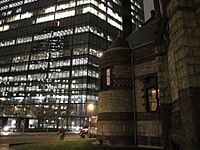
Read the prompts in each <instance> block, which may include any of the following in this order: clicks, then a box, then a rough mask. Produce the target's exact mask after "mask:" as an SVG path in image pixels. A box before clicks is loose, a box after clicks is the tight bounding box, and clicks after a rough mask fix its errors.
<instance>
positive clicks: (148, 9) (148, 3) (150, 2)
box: [143, 0, 154, 21]
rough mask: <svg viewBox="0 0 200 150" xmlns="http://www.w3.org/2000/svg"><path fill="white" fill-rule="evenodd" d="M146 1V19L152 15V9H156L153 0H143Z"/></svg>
mask: <svg viewBox="0 0 200 150" xmlns="http://www.w3.org/2000/svg"><path fill="white" fill-rule="evenodd" d="M143 1H144V17H145V21H146V20H148V19H149V18H150V17H151V13H150V12H151V10H152V9H154V5H153V0H143Z"/></svg>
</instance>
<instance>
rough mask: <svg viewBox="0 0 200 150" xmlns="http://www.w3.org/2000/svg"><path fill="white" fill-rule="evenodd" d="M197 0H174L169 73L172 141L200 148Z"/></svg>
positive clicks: (169, 9)
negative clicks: (171, 102)
mask: <svg viewBox="0 0 200 150" xmlns="http://www.w3.org/2000/svg"><path fill="white" fill-rule="evenodd" d="M198 9H199V5H195V3H194V1H192V0H191V1H188V0H171V1H170V2H169V4H168V7H167V14H168V18H169V28H170V45H169V49H168V64H169V75H170V81H171V94H172V101H173V105H172V107H171V109H172V119H171V120H172V125H171V141H172V143H174V145H178V147H179V148H180V149H186V150H190V149H191V150H192V149H195V150H196V149H200V130H199V128H200V109H199V108H200V98H199V97H200V92H199V91H200V22H199V21H200V19H199V10H198Z"/></svg>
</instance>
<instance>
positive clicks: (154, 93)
mask: <svg viewBox="0 0 200 150" xmlns="http://www.w3.org/2000/svg"><path fill="white" fill-rule="evenodd" d="M144 82H145V83H144V92H145V94H144V95H145V97H144V98H145V103H144V106H145V109H146V111H147V112H154V111H157V110H158V109H159V89H158V82H157V77H154V76H152V77H147V78H145V79H144Z"/></svg>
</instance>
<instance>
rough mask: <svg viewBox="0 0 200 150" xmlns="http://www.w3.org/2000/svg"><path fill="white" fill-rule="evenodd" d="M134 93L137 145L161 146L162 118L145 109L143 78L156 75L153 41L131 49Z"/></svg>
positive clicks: (157, 112) (158, 113)
mask: <svg viewBox="0 0 200 150" xmlns="http://www.w3.org/2000/svg"><path fill="white" fill-rule="evenodd" d="M132 51H133V60H134V67H133V68H134V70H133V71H134V91H135V92H134V94H135V101H136V110H137V138H138V145H146V146H162V145H163V142H162V132H163V131H162V120H161V116H160V112H159V111H156V112H147V110H146V109H145V104H144V102H145V99H146V97H145V96H144V93H145V89H144V79H145V78H146V77H149V76H157V70H158V69H157V60H156V49H155V43H154V42H153V43H149V44H147V45H144V46H141V47H138V48H136V49H133V50H132Z"/></svg>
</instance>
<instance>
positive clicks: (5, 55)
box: [0, 0, 144, 129]
mask: <svg viewBox="0 0 200 150" xmlns="http://www.w3.org/2000/svg"><path fill="white" fill-rule="evenodd" d="M130 3H131V6H130V5H129V6H130V8H131V11H132V13H131V14H132V18H131V19H132V23H133V27H140V26H141V24H142V22H143V20H144V17H143V11H142V9H143V2H142V0H141V1H139V0H137V1H136V0H135V1H133V0H132V1H131V2H130ZM122 12H123V9H122V4H121V1H120V0H67V1H66V0H1V1H0V15H1V16H0V18H1V19H0V91H1V93H0V116H1V119H0V120H1V122H0V124H1V126H5V125H8V126H11V127H13V128H22V127H23V128H29V129H31V128H58V127H59V126H61V125H63V126H65V127H66V128H70V129H72V128H74V129H77V127H79V126H83V125H85V123H86V122H87V120H88V113H87V111H88V110H87V104H88V103H93V102H95V101H97V100H98V97H97V95H98V78H99V72H98V67H99V58H100V57H101V55H102V52H103V51H105V50H106V49H107V48H108V46H109V45H110V43H111V42H112V40H113V39H115V37H116V35H117V34H118V31H120V30H122V28H123V23H122V22H123V21H122V20H123V19H122Z"/></svg>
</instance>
